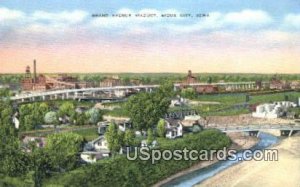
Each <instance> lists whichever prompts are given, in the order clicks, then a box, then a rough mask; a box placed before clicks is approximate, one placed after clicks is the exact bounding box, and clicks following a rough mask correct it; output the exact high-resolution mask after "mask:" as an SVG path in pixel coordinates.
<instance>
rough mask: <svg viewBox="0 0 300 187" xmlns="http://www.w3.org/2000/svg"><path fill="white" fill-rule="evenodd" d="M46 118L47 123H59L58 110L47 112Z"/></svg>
mask: <svg viewBox="0 0 300 187" xmlns="http://www.w3.org/2000/svg"><path fill="white" fill-rule="evenodd" d="M44 120H45V123H48V124H57V123H58V119H57V113H56V112H47V113H46V115H45V118H44Z"/></svg>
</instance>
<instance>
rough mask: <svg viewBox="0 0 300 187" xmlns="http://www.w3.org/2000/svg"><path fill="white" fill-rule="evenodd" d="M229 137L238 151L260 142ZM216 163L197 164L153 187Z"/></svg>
mask: <svg viewBox="0 0 300 187" xmlns="http://www.w3.org/2000/svg"><path fill="white" fill-rule="evenodd" d="M228 136H229V137H230V139H231V141H232V145H231V147H230V148H231V149H236V150H242V149H249V148H251V147H253V146H255V145H256V144H257V142H258V141H259V139H258V138H256V137H253V136H244V135H243V134H242V133H230V134H229V135H228ZM216 162H218V160H217V159H214V160H212V161H201V162H199V163H198V164H195V165H194V166H192V167H190V168H188V169H185V170H183V171H181V172H178V173H176V174H174V175H172V176H170V177H168V178H166V179H164V180H162V181H160V182H158V183H156V184H155V185H153V187H159V186H162V185H164V184H166V183H168V182H170V181H172V180H174V179H176V178H178V177H181V176H183V175H186V174H188V173H191V172H193V171H196V170H199V169H202V168H205V167H208V166H210V165H212V164H215V163H216Z"/></svg>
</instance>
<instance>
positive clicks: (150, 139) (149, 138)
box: [147, 128, 154, 145]
mask: <svg viewBox="0 0 300 187" xmlns="http://www.w3.org/2000/svg"><path fill="white" fill-rule="evenodd" d="M153 140H154V134H153V130H152V129H151V128H149V129H148V130H147V144H148V145H150V144H151V143H152V142H153Z"/></svg>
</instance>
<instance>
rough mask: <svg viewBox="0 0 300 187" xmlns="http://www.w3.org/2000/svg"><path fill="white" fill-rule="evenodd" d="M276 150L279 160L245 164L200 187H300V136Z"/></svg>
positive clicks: (219, 175) (217, 176) (289, 139)
mask: <svg viewBox="0 0 300 187" xmlns="http://www.w3.org/2000/svg"><path fill="white" fill-rule="evenodd" d="M273 149H277V150H278V161H249V162H242V163H239V164H237V165H235V166H232V167H230V168H228V169H226V170H224V171H222V172H220V173H219V174H217V175H215V176H213V177H211V178H209V179H207V180H206V181H204V182H203V183H201V184H199V185H197V186H198V187H203V186H209V187H212V186H225V187H226V186H228V187H229V186H230V187H233V186H270V187H271V186H272V187H276V186H278V187H281V186H289V187H299V186H300V136H299V135H298V136H294V137H288V138H286V139H284V140H282V142H281V143H280V144H279V145H277V146H275V147H273Z"/></svg>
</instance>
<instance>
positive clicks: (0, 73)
mask: <svg viewBox="0 0 300 187" xmlns="http://www.w3.org/2000/svg"><path fill="white" fill-rule="evenodd" d="M31 73H33V72H31ZM192 73H193V74H256V75H298V74H300V72H299V73H279V72H276V73H253V72H241V73H237V72H194V71H193V70H192ZM13 74H25V72H13V73H2V72H0V75H13ZM37 74H187V71H186V72H37Z"/></svg>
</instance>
